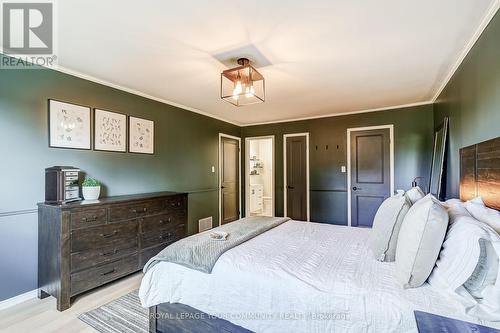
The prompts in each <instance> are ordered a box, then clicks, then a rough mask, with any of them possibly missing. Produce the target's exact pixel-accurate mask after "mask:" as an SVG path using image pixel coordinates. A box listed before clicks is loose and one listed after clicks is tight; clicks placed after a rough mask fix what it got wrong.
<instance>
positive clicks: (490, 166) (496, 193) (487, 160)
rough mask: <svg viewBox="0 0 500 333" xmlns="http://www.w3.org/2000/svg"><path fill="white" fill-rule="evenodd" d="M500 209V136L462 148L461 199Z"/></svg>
mask: <svg viewBox="0 0 500 333" xmlns="http://www.w3.org/2000/svg"><path fill="white" fill-rule="evenodd" d="M477 196H481V197H482V198H483V201H484V203H485V204H486V206H488V207H490V208H494V209H497V210H500V137H498V138H496V139H492V140H488V141H484V142H481V143H478V144H475V145H472V146H469V147H465V148H462V149H460V199H462V200H464V201H466V200H470V199H472V198H475V197H477Z"/></svg>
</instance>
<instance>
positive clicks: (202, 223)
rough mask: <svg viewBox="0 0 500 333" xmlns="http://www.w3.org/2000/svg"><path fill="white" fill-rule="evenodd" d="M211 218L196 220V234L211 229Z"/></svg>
mask: <svg viewBox="0 0 500 333" xmlns="http://www.w3.org/2000/svg"><path fill="white" fill-rule="evenodd" d="M212 227H213V225H212V216H210V217H205V218H204V219H201V220H198V232H202V231H206V230H209V229H212Z"/></svg>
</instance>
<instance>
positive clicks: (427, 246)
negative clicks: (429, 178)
mask: <svg viewBox="0 0 500 333" xmlns="http://www.w3.org/2000/svg"><path fill="white" fill-rule="evenodd" d="M447 227H448V213H447V211H446V209H445V208H444V207H443V206H442V205H441V203H440V202H439V201H438V200H437V199H436V198H434V197H433V196H432V195H431V194H429V195H427V196H425V197H424V198H423V199H421V200H419V201H417V202H416V203H415V204H414V205H413V206H412V207H411V208H410V210H409V211H408V213H407V214H406V217H405V219H404V221H403V225H402V226H401V230H400V231H399V237H398V244H397V248H396V271H395V274H396V279H397V280H398V281H399V283H401V285H402V286H403V288H415V287H419V286H421V285H422V284H423V283H424V282H425V281H426V280H427V278H428V277H429V275H430V274H431V271H432V269H433V268H434V265H435V264H436V259H437V257H438V255H439V251H440V250H441V245H442V244H443V239H444V236H445V233H446V229H447Z"/></svg>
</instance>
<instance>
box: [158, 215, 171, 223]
mask: <svg viewBox="0 0 500 333" xmlns="http://www.w3.org/2000/svg"><path fill="white" fill-rule="evenodd" d="M171 221H172V219H171V218H170V217H169V218H167V219H166V220H163V219H162V220H160V224H163V223H170V222H171Z"/></svg>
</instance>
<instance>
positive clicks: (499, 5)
mask: <svg viewBox="0 0 500 333" xmlns="http://www.w3.org/2000/svg"><path fill="white" fill-rule="evenodd" d="M499 8H500V0H496V1H495V2H494V3H493V4H492V5H491V7H490V9H489V10H488V11H487V13H486V15H485V16H484V18H483V20H482V21H481V23H480V24H479V26H478V28H477V30H476V32H475V33H474V35H473V36H472V37H471V39H470V40H469V42H468V43H467V44H466V45H465V47H464V49H463V51H462V52H461V54H460V56H459V58H458V59H457V61H456V62H455V65H454V66H453V67H452V68H451V69H450V72H449V73H448V75H447V76H446V77H445V79H444V80H443V82H442V83H441V86H440V87H439V89H438V90H437V92H436V93H435V94H434V96H433V98H432V99H431V100H429V101H423V102H416V103H408V104H401V105H394V106H388V107H380V108H372V109H364V110H357V111H348V112H342V113H331V114H326V115H317V116H308V117H301V118H290V119H282V120H274V121H273V120H271V121H266V122H257V123H248V124H244V123H241V122H237V121H231V120H227V119H225V118H222V117H219V116H215V115H213V114H211V113H209V112H205V111H202V110H200V109H197V108H193V107H189V106H187V105H184V104H180V103H176V102H172V101H169V100H166V99H163V98H159V97H155V96H152V95H149V94H146V93H143V92H141V91H139V90H136V89H132V88H127V87H125V86H122V85H119V84H115V83H111V82H109V81H105V80H102V79H98V78H96V77H94V76H91V75H87V74H83V73H81V72H79V71H76V70H72V69H69V68H66V67H63V66H57V67H46V68H49V69H53V70H55V71H58V72H61V73H64V74H68V75H72V76H75V77H78V78H81V79H84V80H88V81H91V82H95V83H99V84H102V85H104V86H108V87H111V88H115V89H119V90H122V91H125V92H128V93H131V94H134V95H138V96H142V97H145V98H148V99H151V100H154V101H157V102H160V103H164V104H167V105H172V106H175V107H178V108H182V109H185V110H188V111H191V112H195V113H198V114H201V115H204V116H207V117H210V118H214V119H217V120H220V121H224V122H226V123H230V124H233V125H236V126H240V127H247V126H257V125H265V124H277V123H284V122H292V121H300V120H308V119H318V118H328V117H337V116H345V115H350V114H356V113H367V112H377V111H385V110H393V109H400V108H407V107H412V106H420V105H428V104H433V103H435V102H436V100H437V98H438V97H439V95H440V94H441V93H442V91H443V90H444V88H445V87H446V86H447V85H448V83H449V81H450V80H451V78H452V77H453V75H454V74H455V72H456V71H457V69H458V68H459V67H460V65H461V64H462V62H463V60H464V59H465V57H466V56H467V54H468V53H469V52H470V50H471V49H472V48H473V47H474V45H475V43H476V42H477V40H478V39H479V38H480V36H481V35H482V33H483V31H484V30H485V29H486V27H487V26H488V24H489V23H490V21H491V20H492V19H493V17H494V16H495V14H496V12H497V11H498V9H499ZM0 52H1V53H2V54H5V52H4V51H3V48H2V47H0ZM9 56H12V55H9Z"/></svg>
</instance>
